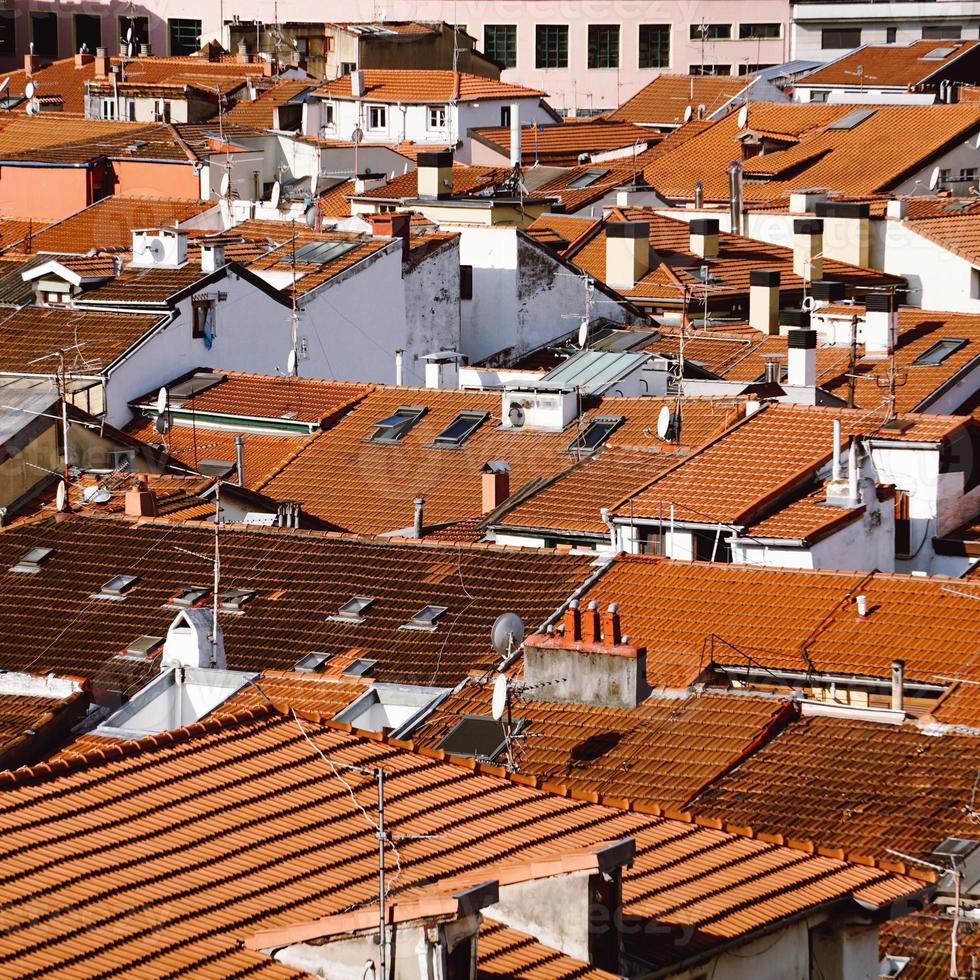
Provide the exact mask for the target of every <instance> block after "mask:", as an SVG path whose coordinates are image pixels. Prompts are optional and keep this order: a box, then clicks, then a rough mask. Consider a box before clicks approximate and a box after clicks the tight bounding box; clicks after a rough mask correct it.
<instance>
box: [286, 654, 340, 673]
mask: <svg viewBox="0 0 980 980" xmlns="http://www.w3.org/2000/svg"><path fill="white" fill-rule="evenodd" d="M332 656H333V654H332V653H323V652H321V651H320V650H311V651H310V652H309V653H308V654H307V655H306V656H305V657H300V658H299V660H297V661H296V664H295V666H294V667H293V670H298V671H299V672H300V673H301V674H318V673H319V672H320V671H321V670H323V668H324V666H325V665H326V663H327V661H328V660H330V658H331V657H332Z"/></svg>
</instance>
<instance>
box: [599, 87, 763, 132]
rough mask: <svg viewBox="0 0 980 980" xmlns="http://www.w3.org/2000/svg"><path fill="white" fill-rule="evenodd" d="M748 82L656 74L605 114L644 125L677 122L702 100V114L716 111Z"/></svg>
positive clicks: (682, 120)
mask: <svg viewBox="0 0 980 980" xmlns="http://www.w3.org/2000/svg"><path fill="white" fill-rule="evenodd" d="M747 84H748V80H747V79H744V78H730V77H726V76H723V75H667V74H661V75H658V76H657V77H656V78H655V79H654V80H653V81H652V82H650V84H649V85H647V86H645V87H644V88H642V89H640V91H639V92H637V93H636V95H634V96H633V97H632V98H631V99H629V100H627V101H626V102H624V103H623V104H622V105H621V106H620V107H619V108H618V109H616V110H615V111H613V112H610V113H609V116H608V118H609V119H613V120H623V121H626V122H632V123H639V124H643V125H646V126H680V125H681V124H682V123H683V122H684V110H685V109H686V108H687V107H688V106H691V108H692V110H696V109H697V107H698V105H700V104H702V103H703V104H704V106H705V109H706V112H705V115H710V114H711V113H713V112H717V111H718V109H720V108H721V107H722V106H723V105H725V104H726V103H727V102H729V101H730V100H731V99H734V98H735V96H737V95H738V94H739V92H741V91H742V90H743V89H744V88H745V86H746V85H747Z"/></svg>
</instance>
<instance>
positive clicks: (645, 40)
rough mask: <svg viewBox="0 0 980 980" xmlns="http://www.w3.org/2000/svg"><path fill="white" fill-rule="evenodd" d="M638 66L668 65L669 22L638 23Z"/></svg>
mask: <svg viewBox="0 0 980 980" xmlns="http://www.w3.org/2000/svg"><path fill="white" fill-rule="evenodd" d="M639 66H640V68H668V67H670V24H640V61H639Z"/></svg>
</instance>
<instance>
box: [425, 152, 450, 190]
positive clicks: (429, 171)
mask: <svg viewBox="0 0 980 980" xmlns="http://www.w3.org/2000/svg"><path fill="white" fill-rule="evenodd" d="M417 168H418V169H417V171H416V172H417V174H418V192H419V197H421V198H424V199H425V200H428V201H436V200H440V199H444V198H447V197H452V194H453V154H452V150H439V151H437V152H431V151H427V152H425V153H420V154H419V155H418V164H417Z"/></svg>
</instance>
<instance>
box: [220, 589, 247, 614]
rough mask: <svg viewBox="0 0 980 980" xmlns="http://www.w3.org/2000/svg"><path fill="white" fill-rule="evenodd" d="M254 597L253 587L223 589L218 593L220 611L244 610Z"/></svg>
mask: <svg viewBox="0 0 980 980" xmlns="http://www.w3.org/2000/svg"><path fill="white" fill-rule="evenodd" d="M254 598H255V589H225V591H224V592H219V593H218V604H219V606H220V608H221V610H222V612H244V611H245V606H246V605H248V603H250V602H251V601H252V600H253V599H254Z"/></svg>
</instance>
